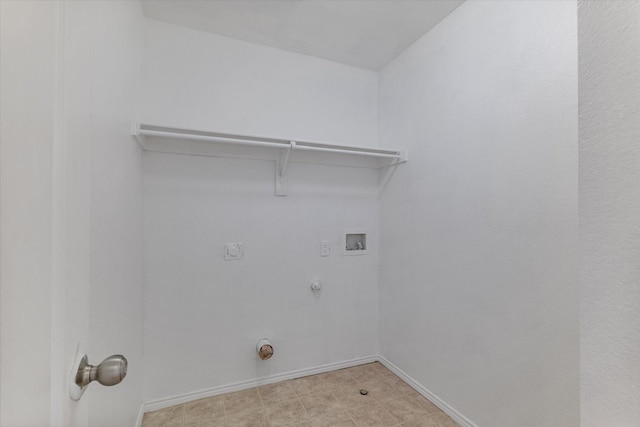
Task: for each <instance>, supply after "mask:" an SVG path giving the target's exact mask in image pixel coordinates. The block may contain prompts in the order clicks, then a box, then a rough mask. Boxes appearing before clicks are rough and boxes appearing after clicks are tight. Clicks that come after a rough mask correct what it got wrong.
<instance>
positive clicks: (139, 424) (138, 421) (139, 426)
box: [136, 402, 144, 427]
mask: <svg viewBox="0 0 640 427" xmlns="http://www.w3.org/2000/svg"><path fill="white" fill-rule="evenodd" d="M142 417H144V402H143V403H142V405H140V410H139V411H138V418H136V427H142Z"/></svg>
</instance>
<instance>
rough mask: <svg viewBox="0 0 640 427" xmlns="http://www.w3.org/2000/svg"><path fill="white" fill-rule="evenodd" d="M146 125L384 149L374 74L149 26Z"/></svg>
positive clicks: (173, 28) (151, 23)
mask: <svg viewBox="0 0 640 427" xmlns="http://www.w3.org/2000/svg"><path fill="white" fill-rule="evenodd" d="M145 28H146V40H145V43H146V45H145V50H146V67H145V68H146V71H145V78H144V82H145V86H144V87H145V92H144V97H143V100H144V104H143V109H142V116H141V117H142V121H143V122H145V123H149V124H159V125H165V126H175V127H186V128H190V129H202V130H214V131H226V132H230V133H234V132H235V133H241V134H249V135H251V134H255V135H265V136H281V137H286V138H297V139H308V140H316V141H329V142H334V143H342V144H348V145H367V146H375V145H376V143H377V130H376V120H377V118H376V117H377V110H376V90H377V87H376V85H377V77H376V73H374V72H373V71H367V70H362V69H359V68H355V67H350V66H347V65H342V64H337V63H335V62H331V61H327V60H323V59H319V58H314V57H311V56H305V55H299V54H295V53H289V52H285V51H282V50H278V49H273V48H269V47H265V46H258V45H255V44H251V43H246V42H241V41H237V40H233V39H229V38H225V37H221V36H216V35H213V34H210V33H205V32H202V31H196V30H191V29H187V28H183V27H179V26H175V25H172V24H166V23H163V22H159V21H155V20H151V19H148V20H147V21H146V25H145Z"/></svg>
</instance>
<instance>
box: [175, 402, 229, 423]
mask: <svg viewBox="0 0 640 427" xmlns="http://www.w3.org/2000/svg"><path fill="white" fill-rule="evenodd" d="M223 401H224V398H223V397H222V396H215V397H209V398H206V399H200V400H196V401H194V402H189V403H186V404H185V405H184V423H185V425H187V426H188V425H189V424H193V423H199V422H203V421H211V420H214V419H216V418H220V417H224V403H223Z"/></svg>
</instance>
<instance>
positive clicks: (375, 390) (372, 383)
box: [346, 378, 401, 400]
mask: <svg viewBox="0 0 640 427" xmlns="http://www.w3.org/2000/svg"><path fill="white" fill-rule="evenodd" d="M346 389H347V390H352V391H353V392H354V393H360V390H361V389H364V390H366V391H367V395H368V396H370V397H372V398H373V399H376V400H383V399H389V398H391V397H394V396H400V395H401V393H400V392H399V391H398V390H397V388H396V387H394V386H392V385H391V383H390V382H389V381H387V380H386V379H385V378H378V379H373V380H368V381H363V382H361V383H360V384H358V385H357V386H353V387H352V388H351V387H346Z"/></svg>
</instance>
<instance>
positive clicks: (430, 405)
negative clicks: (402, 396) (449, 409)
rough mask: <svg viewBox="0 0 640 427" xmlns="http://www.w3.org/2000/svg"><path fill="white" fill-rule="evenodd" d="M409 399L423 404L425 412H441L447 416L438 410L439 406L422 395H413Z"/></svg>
mask: <svg viewBox="0 0 640 427" xmlns="http://www.w3.org/2000/svg"><path fill="white" fill-rule="evenodd" d="M409 399H413V400H414V401H415V402H417V403H418V404H419V405H420V406H423V407H424V408H425V409H426V410H427V412H429V413H430V414H434V413H437V412H440V413H442V414H443V415H445V416H447V415H446V414H445V413H444V412H442V411H441V410H440V408H438V407H437V406H436V405H434V404H433V403H431V401H429V399H427V398H425V397H424V396H422V395H421V394H419V393H418V394H417V396H415V397H410V396H409Z"/></svg>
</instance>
